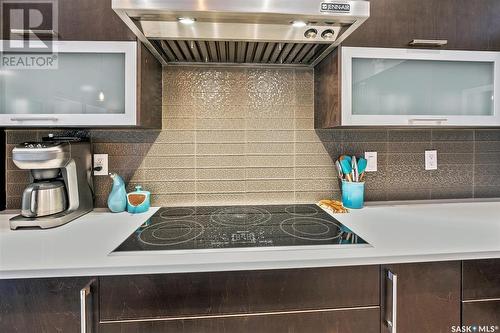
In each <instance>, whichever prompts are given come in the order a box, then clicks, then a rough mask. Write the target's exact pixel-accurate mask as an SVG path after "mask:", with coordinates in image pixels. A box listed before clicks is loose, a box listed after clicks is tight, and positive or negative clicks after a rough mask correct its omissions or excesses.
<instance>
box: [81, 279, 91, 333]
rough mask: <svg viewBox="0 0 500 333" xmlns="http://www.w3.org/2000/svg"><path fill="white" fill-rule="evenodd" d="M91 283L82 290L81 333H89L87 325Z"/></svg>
mask: <svg viewBox="0 0 500 333" xmlns="http://www.w3.org/2000/svg"><path fill="white" fill-rule="evenodd" d="M92 283H93V281H92V282H90V283H89V284H87V285H86V286H85V287H83V288H82V289H81V290H80V333H87V328H88V327H89V325H88V323H87V297H88V296H89V295H90V294H91V290H90V285H91V284H92Z"/></svg>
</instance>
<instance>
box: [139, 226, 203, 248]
mask: <svg viewBox="0 0 500 333" xmlns="http://www.w3.org/2000/svg"><path fill="white" fill-rule="evenodd" d="M203 232H204V228H203V225H202V224H201V223H198V222H196V221H191V220H173V221H168V222H160V223H156V224H152V225H150V226H148V227H146V228H145V229H144V230H143V231H142V232H141V233H140V234H139V240H140V241H141V242H142V243H144V244H147V245H152V246H172V245H178V244H182V243H186V242H189V241H191V240H193V239H195V238H197V237H199V236H200V235H201V234H203Z"/></svg>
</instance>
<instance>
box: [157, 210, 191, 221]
mask: <svg viewBox="0 0 500 333" xmlns="http://www.w3.org/2000/svg"><path fill="white" fill-rule="evenodd" d="M194 213H195V210H194V209H192V208H189V207H172V208H166V209H165V210H164V211H162V212H161V213H160V217H161V218H162V219H166V220H178V219H185V218H188V217H190V216H193V215H194Z"/></svg>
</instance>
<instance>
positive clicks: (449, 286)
mask: <svg viewBox="0 0 500 333" xmlns="http://www.w3.org/2000/svg"><path fill="white" fill-rule="evenodd" d="M381 274H382V278H381V281H382V294H381V295H382V297H381V304H382V323H381V326H382V327H381V332H382V333H388V332H389V333H390V332H404V333H449V332H451V328H452V326H459V325H460V293H461V285H460V280H461V279H460V277H461V262H459V261H452V262H435V263H417V264H398V265H384V266H382V270H381Z"/></svg>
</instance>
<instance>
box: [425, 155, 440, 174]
mask: <svg viewBox="0 0 500 333" xmlns="http://www.w3.org/2000/svg"><path fill="white" fill-rule="evenodd" d="M437 168H438V160H437V150H426V151H425V170H437Z"/></svg>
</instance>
